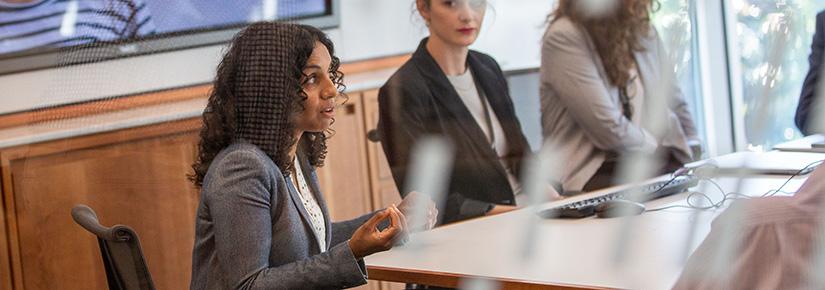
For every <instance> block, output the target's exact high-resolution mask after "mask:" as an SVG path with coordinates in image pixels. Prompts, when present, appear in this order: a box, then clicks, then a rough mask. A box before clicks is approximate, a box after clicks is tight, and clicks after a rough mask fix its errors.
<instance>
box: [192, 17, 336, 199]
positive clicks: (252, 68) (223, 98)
mask: <svg viewBox="0 0 825 290" xmlns="http://www.w3.org/2000/svg"><path fill="white" fill-rule="evenodd" d="M316 41H317V42H320V43H321V44H323V45H324V46H326V48H327V50H328V51H329V53H330V56H331V57H332V64H331V65H330V77H331V78H332V82H333V83H334V84H335V85H336V87H338V90H339V92H342V91H343V90H344V84H343V74H342V73H341V71H340V70H339V69H340V60H339V59H338V57H336V56H335V49H334V46H333V44H332V41H330V39H329V38H328V37H327V36H326V34H324V33H323V32H321V30H318V29H317V28H315V27H311V26H306V25H294V24H286V23H277V22H258V23H253V24H251V25H249V26H248V27H246V28H245V29H243V30H242V31H241V32H240V33H238V34H237V35H236V36H235V38H234V39H233V40H232V42H231V43H230V44H229V49H228V50H227V52H226V54H225V55H224V57H223V59H222V60H221V63H220V65H219V66H218V71H217V75H216V77H215V81H214V82H213V88H212V92H211V93H210V96H209V102H208V104H207V107H206V110H204V112H203V128H202V130H201V133H200V142H199V144H198V157H197V160H196V161H195V164H193V165H192V169H193V171H194V172H193V173H192V174H191V175H189V179H190V180H191V181H192V182H193V183H194V184H195V185H197V186H199V187H200V186H202V185H203V179H204V177H205V176H206V172H207V171H208V170H209V166H210V165H211V164H212V161H213V160H214V159H215V157H216V156H217V155H218V153H219V152H220V151H221V150H223V149H224V148H226V147H227V146H229V145H230V144H231V143H232V142H235V141H238V140H239V139H244V140H245V141H247V142H249V143H252V144H254V145H256V146H257V147H259V148H260V149H261V150H262V151H264V153H266V155H267V156H269V158H270V159H272V161H273V162H274V163H275V165H277V166H278V168H279V169H280V170H281V171H282V173H283V174H284V175H288V174H289V173H290V172H291V171H292V170H293V165H292V160H291V159H290V158H289V156H288V153H287V151H288V149H289V148H290V147H291V146H292V145H293V144H295V143H297V142H299V141H302V143H301V144H299V145H300V146H303V147H302V149H303V150H304V152H305V153H306V154H307V158H308V159H309V162H310V164H311V165H312V166H315V167H320V166H322V165H323V163H324V158H325V157H326V152H327V146H326V140H327V138H328V136H329V134H331V132H305V133H304V135H303V137H302V138H303V139H302V140H295V137H294V136H293V132H294V118H295V117H296V116H297V115H298V114H299V113H300V112H302V111H303V110H304V103H305V102H306V100H307V95H306V93H305V92H304V90H303V87H302V84H303V83H304V82H305V81H306V76H305V75H304V74H303V69H304V67H305V66H306V63H307V61H308V59H309V57H310V55H311V54H312V51H313V49H314V48H315V42H316ZM342 97H345V95H342Z"/></svg>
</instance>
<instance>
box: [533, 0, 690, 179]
mask: <svg viewBox="0 0 825 290" xmlns="http://www.w3.org/2000/svg"><path fill="white" fill-rule="evenodd" d="M655 5H656V1H655V0H610V1H591V0H560V1H559V2H558V8H556V10H555V12H554V13H553V14H552V15H551V20H550V25H549V26H548V28H547V31H546V32H545V34H544V39H543V44H542V50H541V62H542V63H541V89H540V90H541V111H542V127H543V133H544V138H545V139H547V140H549V141H550V142H553V143H554V144H557V146H558V150H559V151H560V153H559V156H566V157H567V160H566V162H565V164H567V165H566V166H564V167H563V168H564V172H563V173H562V187H563V191H564V192H565V193H566V194H573V193H577V192H581V191H592V190H596V189H600V188H604V187H607V186H610V185H612V184H613V183H614V180H615V177H616V172H615V171H616V169H617V161H618V159H619V158H620V156H622V155H623V154H628V153H631V152H635V153H645V154H658V155H659V156H661V157H662V158H663V159H664V160H665V162H664V166H662V167H661V169H660V172H661V173H664V172H670V171H672V170H675V169H676V168H679V167H681V166H682V164H684V163H686V162H689V161H691V160H692V159H693V158H695V157H698V155H699V154H700V152H701V148H700V146H699V144H700V142H699V138H698V135H697V131H696V126H695V125H694V123H693V120H692V117H691V115H690V112H688V109H687V104H686V103H685V100H684V96H683V95H682V92H681V90H680V89H679V86H678V84H677V80H676V79H675V76H674V72H673V65H670V60H669V59H668V56H667V53H666V51H665V48H664V45H663V44H662V41H661V39H660V37H659V35H658V33H657V32H656V29H655V28H654V27H653V25H652V24H651V22H650V15H651V13H652V10H653V9H654V7H655ZM653 113H656V114H662V113H664V114H662V115H663V116H664V120H661V121H659V120H653V119H654V118H652V116H654V115H655V114H653ZM656 119H658V118H656ZM662 122H664V123H662ZM662 124H663V125H662ZM653 125H656V126H660V125H661V126H664V128H665V130H664V134H662V135H661V136H654V132H658V130H653V129H652V128H653ZM657 135H658V134H657Z"/></svg>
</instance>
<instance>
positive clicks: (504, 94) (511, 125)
mask: <svg viewBox="0 0 825 290" xmlns="http://www.w3.org/2000/svg"><path fill="white" fill-rule="evenodd" d="M478 57H479V56H478V55H476V54H475V53H473V52H470V54H469V55H468V57H467V63H468V64H469V65H470V70H471V71H472V72H473V75H474V76H475V77H476V78H477V79H478V80H484V81H483V82H482V81H478V82H476V84H478V86H479V88H478V89H479V90H482V91H484V97H485V98H486V99H487V102H489V103H490V107H491V108H492V109H493V112H494V113H495V114H496V118H498V121H499V123H500V124H501V128H502V129H504V135H505V137H506V138H507V147H509V150H510V152H507V153H509V154H514V153H515V154H518V155H523V154H524V146H526V139H525V138H524V134H523V133H522V132H521V127H520V126H519V125H518V118H517V117H516V112H515V111H514V110H513V107H512V105H511V104H510V102H508V100H507V98H509V96H510V92H508V91H507V86H506V84H503V83H501V82H502V81H504V82H506V80H502V79H500V78H499V75H498V73H497V72H496V71H494V70H493V69H492V68H490V67H488V66H484V65H482V64H481V60H479V59H478ZM520 157H521V156H519V158H520ZM514 169H516V170H517V168H514Z"/></svg>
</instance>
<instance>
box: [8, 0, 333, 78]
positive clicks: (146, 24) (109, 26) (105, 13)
mask: <svg viewBox="0 0 825 290" xmlns="http://www.w3.org/2000/svg"><path fill="white" fill-rule="evenodd" d="M337 4H338V3H337V0H231V1H230V0H174V1H169V0H0V74H8V73H14V72H21V71H28V70H36V69H43V68H49V67H55V66H61V65H71V64H79V63H89V62H95V61H101V60H108V59H113V58H120V57H127V56H134V55H142V54H148V53H154V52H161V51H169V50H177V49H184V48H192V47H198V46H204V45H212V44H218V43H224V42H227V41H228V40H229V39H231V37H232V36H233V35H234V34H235V33H237V32H238V31H239V30H240V29H241V28H242V27H243V26H244V25H246V24H248V23H252V22H256V21H261V20H288V21H296V22H299V23H304V24H309V25H314V26H317V27H320V28H330V27H335V26H337V25H338V21H339V20H338V12H337V10H338V9H337V7H336V6H337Z"/></svg>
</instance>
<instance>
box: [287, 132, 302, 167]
mask: <svg viewBox="0 0 825 290" xmlns="http://www.w3.org/2000/svg"><path fill="white" fill-rule="evenodd" d="M303 135H304V131H296V132H295V143H293V144H292V147H289V151H288V152H289V159H290V160H295V154H298V144H299V143H301V136H303Z"/></svg>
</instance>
